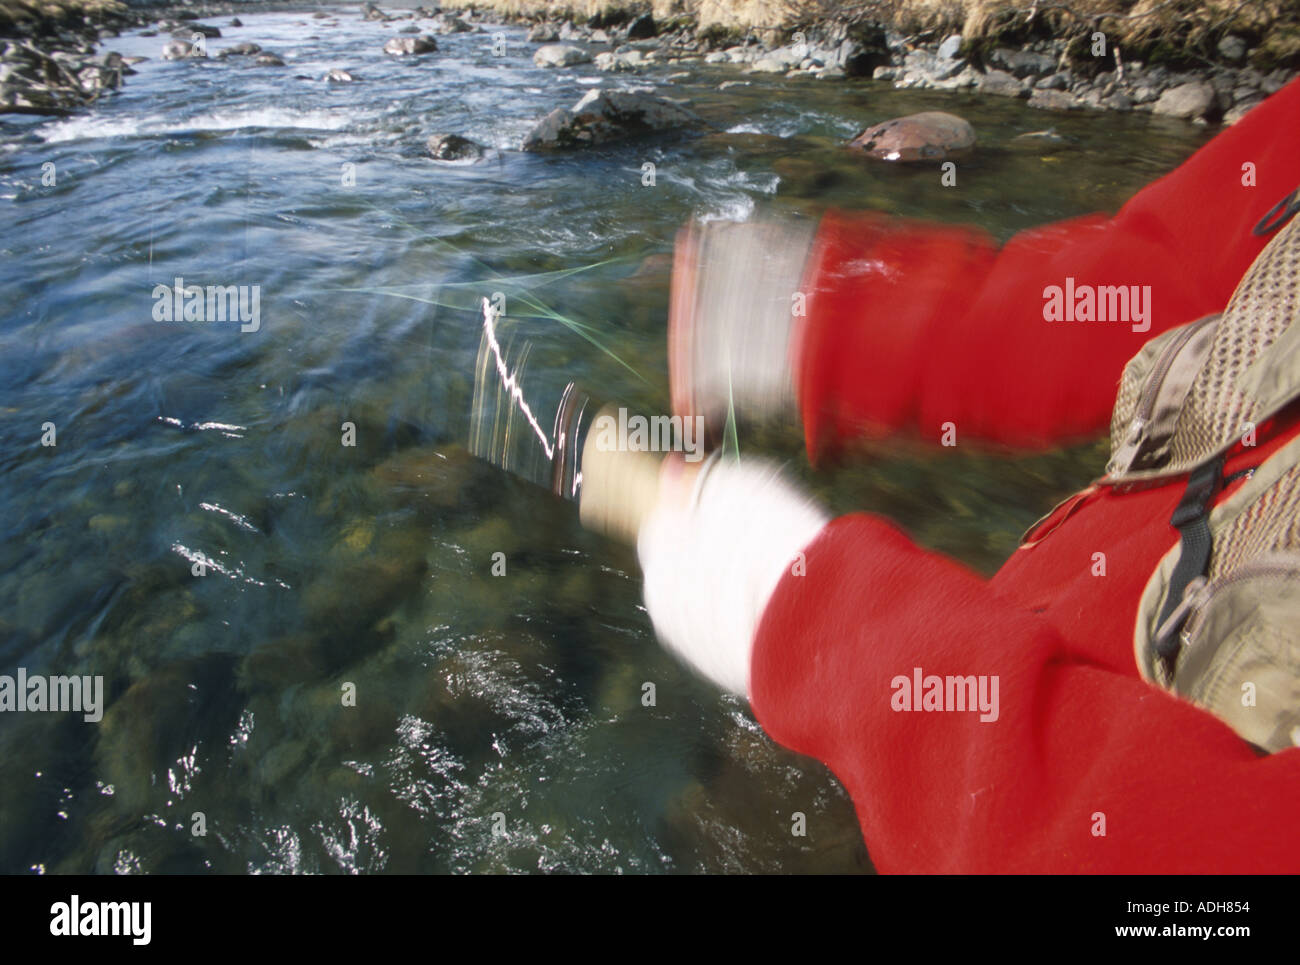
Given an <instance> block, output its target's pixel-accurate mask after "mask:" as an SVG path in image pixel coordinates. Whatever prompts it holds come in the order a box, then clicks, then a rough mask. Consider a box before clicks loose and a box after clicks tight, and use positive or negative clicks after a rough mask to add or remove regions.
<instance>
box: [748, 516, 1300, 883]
mask: <svg viewBox="0 0 1300 965" xmlns="http://www.w3.org/2000/svg"><path fill="white" fill-rule="evenodd" d="M806 556H807V564H806V574H805V575H804V576H802V577H795V576H789V577H786V578H784V579H783V580H782V581H781V583H780V584H779V586H778V588H777V590H776V591H775V593H774V594H773V596H772V598H771V600H770V601H769V602H768V604H767V607H766V608H765V611H764V615H763V617H762V620H761V622H760V625H759V628H758V632H757V634H756V637H755V647H754V653H753V664H752V670H751V674H752V680H751V690H752V693H751V701H752V704H753V707H754V710H755V713H756V715H757V717H758V719H759V721H760V723H762V725H763V727H764V729H765V730H766V731H767V732H768V733H769V734H770V735H771V736H772V737H773V738H774V739H776V740H777V741H779V742H780V743H782V744H785V745H787V746H789V747H791V748H793V749H794V750H797V751H800V752H802V753H805V754H809V755H811V756H813V757H816V758H818V759H819V760H821V761H823V762H825V763H826V764H827V765H828V766H829V767H830V768H831V769H832V770H833V771H834V772H835V773H836V775H837V776H838V777H839V778H840V780H841V781H842V782H843V783H844V785H845V786H846V788H847V789H848V791H849V792H850V794H851V795H852V797H853V800H854V803H855V805H856V806H857V812H858V815H859V818H860V820H861V822H862V826H863V832H864V837H865V839H866V842H867V846H868V849H869V851H870V853H871V855H872V858H873V860H874V861H875V862H876V864H877V867H878V868H880V869H881V870H883V871H917V872H945V871H947V872H954V871H963V872H965V871H985V872H1032V871H1040V872H1041V871H1096V872H1103V871H1106V872H1126V871H1127V872H1146V873H1150V872H1215V873H1224V872H1230V871H1241V872H1244V871H1264V870H1269V871H1274V872H1282V871H1290V872H1294V871H1297V870H1300V836H1297V835H1295V834H1292V833H1290V832H1289V831H1288V830H1287V829H1288V828H1289V827H1290V826H1291V824H1292V823H1293V813H1292V812H1293V810H1294V801H1295V799H1296V795H1297V793H1300V766H1297V764H1298V763H1300V760H1298V755H1300V750H1291V751H1284V752H1280V753H1277V754H1273V755H1271V756H1269V757H1264V758H1261V757H1258V756H1257V755H1256V754H1255V753H1254V752H1253V751H1252V749H1251V748H1250V746H1249V745H1248V744H1246V743H1245V742H1244V741H1243V740H1241V739H1240V738H1239V737H1238V736H1237V735H1236V734H1235V733H1233V732H1232V730H1231V729H1230V728H1229V727H1228V726H1227V725H1226V724H1223V723H1221V722H1220V721H1218V720H1217V719H1215V718H1214V717H1212V716H1211V715H1209V714H1208V713H1206V712H1204V711H1202V710H1200V709H1198V708H1196V707H1194V706H1193V705H1191V704H1189V703H1185V702H1184V701H1182V700H1179V699H1177V698H1175V697H1172V696H1170V695H1168V694H1166V693H1165V692H1163V691H1159V690H1156V689H1155V688H1153V687H1152V686H1151V685H1149V684H1147V683H1144V682H1143V681H1142V680H1141V679H1139V677H1138V676H1137V675H1136V672H1134V673H1133V674H1123V673H1119V672H1116V671H1115V669H1113V668H1107V667H1103V666H1099V665H1098V664H1097V663H1096V662H1095V661H1092V660H1089V659H1087V658H1086V657H1085V656H1084V655H1082V654H1080V653H1078V652H1077V651H1076V650H1075V649H1074V648H1072V647H1071V646H1070V644H1069V643H1068V642H1067V641H1066V640H1064V639H1063V638H1062V637H1061V636H1060V634H1058V633H1057V632H1056V630H1054V629H1053V627H1052V626H1050V625H1049V624H1047V623H1046V622H1045V621H1044V620H1043V619H1042V618H1041V617H1038V616H1036V615H1035V614H1033V613H1031V612H1028V611H1026V610H1025V609H1022V608H1020V607H1018V606H1014V605H1012V604H1010V603H1009V602H1007V601H1006V600H1004V599H1003V598H1001V597H1000V596H999V595H998V594H997V593H996V592H994V591H993V590H992V589H991V588H990V586H989V585H988V584H987V583H986V582H985V581H983V580H982V579H980V578H979V577H977V576H976V575H975V574H973V573H971V572H969V571H967V570H965V569H964V568H962V567H960V566H959V565H957V564H956V563H954V562H952V561H951V560H948V559H946V558H944V557H941V556H938V555H936V554H933V553H929V552H927V551H924V550H922V549H919V548H918V547H916V546H915V545H914V544H912V543H911V542H910V541H909V540H908V539H907V538H906V537H905V536H904V535H903V534H902V533H901V532H900V531H898V530H897V529H896V528H895V527H893V526H892V525H890V524H889V523H887V522H885V521H883V520H880V519H878V518H875V517H871V516H865V515H855V516H848V517H843V518H840V519H837V520H835V521H834V522H832V523H831V524H830V525H829V526H827V527H826V528H825V529H824V530H823V531H821V533H820V534H819V535H818V536H817V538H816V539H815V540H814V541H813V542H812V543H811V544H810V545H809V546H808V548H807V550H806ZM918 667H919V668H921V670H922V672H923V675H931V674H933V675H937V676H942V677H947V676H949V675H952V676H967V675H974V676H976V677H977V678H978V677H984V678H985V679H986V680H992V679H993V678H996V679H997V682H998V689H997V691H996V693H997V701H996V705H997V707H996V710H997V718H996V720H988V721H984V720H981V714H980V713H973V712H926V711H924V710H922V711H919V712H917V711H902V710H895V709H894V706H895V703H894V701H895V699H896V698H895V694H898V693H901V691H902V689H903V688H902V687H901V686H897V687H896V686H894V682H895V678H897V677H907V678H909V681H910V678H911V677H912V675H913V673H914V668H918ZM986 692H987V693H991V692H992V690H991V686H990V687H989V688H988V689H987V690H986ZM897 699H898V700H900V701H901V697H900V698H897ZM990 703H991V702H990ZM984 716H989V715H984ZM1103 831H1104V834H1103V833H1100V832H1103Z"/></svg>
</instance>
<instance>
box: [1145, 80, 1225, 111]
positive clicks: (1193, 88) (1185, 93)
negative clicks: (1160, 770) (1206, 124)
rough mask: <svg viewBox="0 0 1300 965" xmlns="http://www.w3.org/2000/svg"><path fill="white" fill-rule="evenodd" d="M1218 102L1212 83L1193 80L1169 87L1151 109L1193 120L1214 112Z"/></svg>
mask: <svg viewBox="0 0 1300 965" xmlns="http://www.w3.org/2000/svg"><path fill="white" fill-rule="evenodd" d="M1217 103H1218V100H1217V98H1216V96H1215V93H1214V88H1213V87H1212V86H1211V85H1209V84H1207V83H1205V82H1204V81H1192V82H1191V83H1188V84H1179V85H1178V86H1177V87H1171V88H1169V89H1168V90H1167V91H1165V92H1164V93H1163V94H1161V95H1160V98H1159V100H1157V101H1156V102H1155V105H1154V106H1153V107H1152V108H1151V110H1152V111H1153V112H1154V113H1156V114H1167V115H1168V116H1169V117H1181V118H1184V119H1186V120H1193V119H1195V118H1201V117H1205V116H1207V115H1208V114H1210V113H1212V112H1213V111H1214V109H1215V107H1216V106H1217Z"/></svg>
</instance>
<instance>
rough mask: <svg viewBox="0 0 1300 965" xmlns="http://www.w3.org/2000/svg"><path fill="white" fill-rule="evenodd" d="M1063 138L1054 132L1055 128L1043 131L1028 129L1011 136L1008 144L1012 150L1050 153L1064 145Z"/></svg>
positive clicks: (1065, 143)
mask: <svg viewBox="0 0 1300 965" xmlns="http://www.w3.org/2000/svg"><path fill="white" fill-rule="evenodd" d="M1066 145H1067V142H1066V140H1065V138H1063V137H1061V135H1060V134H1057V133H1056V129H1055V128H1048V129H1047V130H1045V131H1028V132H1027V133H1025V134H1017V135H1016V136H1015V137H1013V138H1012V139H1011V140H1010V142H1009V146H1010V147H1011V148H1012V150H1016V151H1026V152H1032V153H1035V154H1045V153H1051V152H1053V151H1059V150H1061V149H1063V148H1064V147H1066Z"/></svg>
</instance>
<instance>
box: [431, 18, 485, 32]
mask: <svg viewBox="0 0 1300 965" xmlns="http://www.w3.org/2000/svg"><path fill="white" fill-rule="evenodd" d="M433 29H434V30H436V31H438V33H440V34H463V33H473V32H474V30H475V27H474V25H473V24H468V23H466V22H465V21H464V20H462V19H460V17H456V16H453V15H452V14H449V13H440V14H438V15H437V16H436V17H434V18H433Z"/></svg>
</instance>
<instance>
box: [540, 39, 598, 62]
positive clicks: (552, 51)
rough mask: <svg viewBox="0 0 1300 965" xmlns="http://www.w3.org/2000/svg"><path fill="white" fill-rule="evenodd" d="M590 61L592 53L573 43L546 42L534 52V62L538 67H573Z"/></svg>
mask: <svg viewBox="0 0 1300 965" xmlns="http://www.w3.org/2000/svg"><path fill="white" fill-rule="evenodd" d="M590 62H591V54H589V53H587V51H585V50H583V49H582V48H581V47H575V46H573V45H572V44H545V45H543V46H541V47H538V48H537V51H536V52H535V53H534V54H533V63H534V64H536V65H537V66H538V67H571V66H572V65H574V64H587V63H590Z"/></svg>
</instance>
